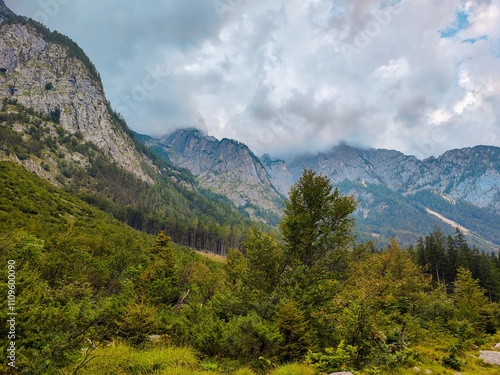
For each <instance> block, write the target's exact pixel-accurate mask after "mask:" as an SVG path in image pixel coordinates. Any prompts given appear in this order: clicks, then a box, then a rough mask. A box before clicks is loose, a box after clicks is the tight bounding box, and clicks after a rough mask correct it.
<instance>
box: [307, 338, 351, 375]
mask: <svg viewBox="0 0 500 375" xmlns="http://www.w3.org/2000/svg"><path fill="white" fill-rule="evenodd" d="M357 355H358V348H357V347H355V346H351V345H346V344H345V342H344V341H341V342H340V343H339V345H338V346H337V348H325V349H324V350H323V352H321V353H312V352H311V353H309V354H308V356H307V360H308V362H309V363H311V364H312V365H313V366H314V367H315V368H317V369H318V370H320V371H321V372H333V371H346V370H350V369H352V368H353V367H354V366H355V364H356V357H357Z"/></svg>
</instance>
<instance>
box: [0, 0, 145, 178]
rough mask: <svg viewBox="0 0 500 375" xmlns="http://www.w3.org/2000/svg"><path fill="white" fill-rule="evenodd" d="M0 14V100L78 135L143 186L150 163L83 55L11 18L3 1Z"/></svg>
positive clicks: (57, 36) (57, 38)
mask: <svg viewBox="0 0 500 375" xmlns="http://www.w3.org/2000/svg"><path fill="white" fill-rule="evenodd" d="M0 14H1V16H2V20H3V21H4V22H3V23H2V25H1V26H0V99H2V98H8V99H9V100H17V102H19V103H20V104H22V105H24V106H25V107H28V108H33V109H36V110H37V111H39V112H41V113H43V114H46V115H48V116H50V117H51V118H52V119H53V120H54V121H55V122H58V123H59V124H61V125H62V127H63V128H64V129H65V130H66V131H68V132H70V133H73V134H74V133H80V134H81V135H82V136H83V139H84V140H85V141H88V142H92V143H94V144H95V145H97V147H98V148H99V149H101V150H102V151H103V152H104V153H105V154H107V155H108V156H109V157H111V159H112V160H114V161H115V162H116V163H117V164H118V165H119V166H121V167H123V168H125V169H126V170H128V171H130V172H132V173H133V174H135V175H136V176H138V177H139V178H140V179H142V180H144V181H149V182H152V179H151V178H150V176H148V174H147V173H146V171H145V166H146V165H147V164H149V165H151V163H150V162H149V160H148V159H147V158H145V157H144V156H143V155H141V154H140V153H139V152H138V151H137V150H136V148H135V146H134V142H133V141H132V139H131V138H130V137H129V136H128V134H127V131H126V129H124V127H123V126H121V125H120V121H117V118H115V117H114V115H113V112H112V111H111V109H110V106H109V104H108V102H107V100H106V97H105V94H104V90H103V87H102V83H101V81H100V79H99V75H98V74H97V72H96V70H95V67H94V66H93V65H92V63H90V61H89V60H88V58H87V57H86V56H85V54H84V53H83V51H81V49H80V48H79V47H78V46H77V45H76V44H75V43H74V42H72V41H71V40H69V39H68V38H66V37H64V36H63V35H61V34H59V33H57V32H49V31H48V30H47V29H45V28H44V27H43V26H41V25H39V24H37V23H35V22H33V21H30V20H28V19H25V18H22V17H13V16H14V15H13V14H12V12H10V11H9V10H8V8H7V7H6V6H5V4H4V3H3V1H1V2H0Z"/></svg>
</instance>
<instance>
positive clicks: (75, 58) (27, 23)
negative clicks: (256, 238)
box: [0, 3, 250, 253]
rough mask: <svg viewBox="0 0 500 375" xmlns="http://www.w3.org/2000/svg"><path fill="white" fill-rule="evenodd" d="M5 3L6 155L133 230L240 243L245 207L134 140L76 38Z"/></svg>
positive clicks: (2, 122) (1, 66) (0, 151)
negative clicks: (17, 13) (18, 14)
mask: <svg viewBox="0 0 500 375" xmlns="http://www.w3.org/2000/svg"><path fill="white" fill-rule="evenodd" d="M1 5H3V3H0V11H1V14H2V15H3V23H2V24H1V25H0V100H1V108H0V160H10V161H13V162H16V163H18V164H22V165H23V166H24V167H25V168H26V169H28V170H30V171H33V172H35V173H36V174H37V175H38V176H40V177H42V178H44V179H46V180H48V181H50V182H51V183H52V184H53V185H56V186H59V187H64V188H65V189H66V190H68V191H71V192H73V193H74V194H76V195H78V196H79V197H80V198H83V199H84V200H85V201H87V202H89V203H91V204H93V205H95V206H97V207H99V208H100V209H102V210H104V211H106V212H108V213H111V214H113V215H114V216H115V218H118V219H119V220H121V221H123V222H125V223H127V224H129V225H130V226H132V227H134V228H136V229H140V230H144V231H148V232H153V233H157V232H158V231H159V230H161V229H166V231H167V232H168V233H169V234H170V235H171V236H172V237H173V239H174V240H175V241H177V242H179V243H182V244H185V245H188V246H196V247H199V248H201V249H206V250H212V251H217V252H222V253H223V252H225V251H226V249H227V247H229V246H237V245H238V244H239V241H240V240H241V238H242V236H243V233H244V232H245V230H246V228H248V227H249V226H250V219H249V217H248V215H243V214H242V213H241V212H238V211H237V209H236V207H234V205H232V204H231V202H230V201H229V200H228V199H226V198H225V197H222V196H220V195H217V194H214V193H213V192H210V191H207V190H204V189H203V188H200V187H199V186H198V185H197V183H196V180H195V178H194V176H193V175H192V174H191V173H190V172H189V171H187V170H183V169H179V168H176V167H174V166H173V165H172V164H171V163H170V164H169V163H166V162H164V161H163V160H162V158H161V157H160V156H159V155H157V154H155V153H154V152H152V151H150V150H149V149H147V148H146V147H144V146H143V145H142V144H141V143H140V142H139V141H138V140H136V139H135V138H134V136H133V133H132V131H131V130H130V129H129V128H128V127H127V125H126V123H125V121H124V120H123V119H122V118H121V117H120V116H119V115H118V114H116V113H115V112H113V111H112V109H111V108H110V106H109V104H108V103H107V101H106V99H105V96H104V91H103V88H102V84H101V81H100V79H99V75H98V73H97V71H96V69H95V67H94V65H93V64H92V63H91V62H90V60H89V59H88V57H87V56H85V54H84V53H83V51H82V50H81V49H80V48H79V47H78V46H77V45H76V44H75V43H73V42H72V41H71V40H69V39H68V38H67V37H65V36H63V35H61V34H58V33H57V32H50V31H49V30H47V29H46V28H45V27H43V26H42V25H40V24H38V23H36V22H34V21H32V20H29V19H26V18H23V17H16V16H14V15H12V14H11V13H9V12H8V11H7V10H6V8H4V7H1Z"/></svg>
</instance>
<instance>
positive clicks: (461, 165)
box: [272, 145, 500, 214]
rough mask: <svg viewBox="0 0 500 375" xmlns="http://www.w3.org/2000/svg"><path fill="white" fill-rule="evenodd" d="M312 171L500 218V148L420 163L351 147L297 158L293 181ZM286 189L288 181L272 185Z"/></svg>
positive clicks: (470, 150) (458, 152)
mask: <svg viewBox="0 0 500 375" xmlns="http://www.w3.org/2000/svg"><path fill="white" fill-rule="evenodd" d="M304 167H306V168H312V169H314V170H315V171H317V172H320V173H322V174H324V175H326V176H328V177H330V179H331V181H332V182H333V183H339V182H342V181H346V180H348V181H355V182H359V183H369V184H375V185H383V186H385V187H387V188H389V189H391V190H393V191H397V192H399V193H402V194H411V193H414V192H417V191H421V190H426V189H427V190H433V191H436V192H438V193H439V194H442V195H443V196H444V197H446V198H447V199H450V200H454V199H462V200H464V201H466V202H469V203H471V204H473V205H475V206H477V207H481V208H486V209H489V210H491V211H492V212H495V213H497V214H500V148H498V147H486V146H477V147H474V148H464V149H461V150H452V151H448V152H446V153H445V154H443V155H442V156H440V157H438V158H434V157H432V158H429V159H425V160H422V161H421V160H418V159H417V158H415V157H414V156H406V155H404V154H402V153H401V152H398V151H393V150H375V149H369V150H360V149H356V148H353V147H349V146H346V145H340V146H337V147H334V148H333V149H332V151H331V152H329V153H320V154H318V155H314V156H298V157H297V158H296V159H295V160H294V161H293V162H292V163H291V164H290V167H289V168H290V172H291V174H292V176H293V180H294V181H295V180H297V178H298V177H299V176H300V174H301V173H302V169H303V168H304ZM272 182H273V183H274V184H282V183H284V180H283V179H281V180H280V181H275V180H272Z"/></svg>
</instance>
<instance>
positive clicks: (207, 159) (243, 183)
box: [149, 129, 283, 215]
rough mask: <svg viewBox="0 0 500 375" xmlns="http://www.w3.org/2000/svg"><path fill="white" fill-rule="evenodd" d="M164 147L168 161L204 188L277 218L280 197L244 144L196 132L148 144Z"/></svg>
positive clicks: (280, 202)
mask: <svg viewBox="0 0 500 375" xmlns="http://www.w3.org/2000/svg"><path fill="white" fill-rule="evenodd" d="M151 142H153V144H156V146H157V147H158V146H161V147H163V149H164V151H165V152H166V153H167V154H168V157H169V158H170V160H171V161H172V162H173V163H174V164H175V165H177V166H179V167H182V168H186V169H188V170H189V171H191V173H193V174H194V175H195V176H197V177H198V180H199V182H200V184H201V185H202V186H203V187H206V188H210V189H212V190H214V191H216V192H217V193H219V194H222V195H224V196H226V197H228V198H229V199H230V200H231V201H233V202H234V203H235V204H236V206H238V207H246V208H248V209H249V210H250V211H249V212H250V213H252V210H253V206H257V207H259V208H261V209H264V210H265V211H268V212H270V213H272V214H274V215H277V214H279V213H280V211H281V205H282V202H283V197H282V196H281V195H280V191H279V190H278V189H277V188H276V187H275V186H274V185H273V184H272V183H271V180H270V177H269V174H268V171H267V170H266V168H265V167H264V165H263V164H262V163H261V161H260V160H259V159H258V158H257V157H256V156H255V155H254V154H253V153H252V151H250V149H249V148H248V147H247V146H246V145H244V144H243V143H240V142H237V141H234V140H230V139H222V140H220V141H219V140H217V139H216V138H214V137H209V136H206V135H205V134H203V133H202V132H200V131H199V130H196V129H186V130H179V131H176V132H174V133H172V134H170V135H168V136H166V137H164V138H161V139H157V140H154V141H150V143H149V145H150V146H152V145H153V144H152V143H151Z"/></svg>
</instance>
